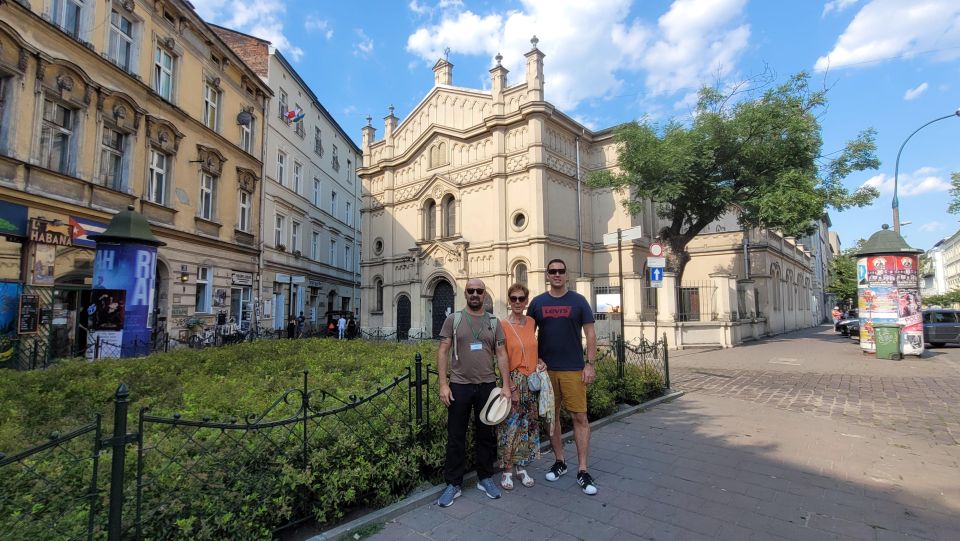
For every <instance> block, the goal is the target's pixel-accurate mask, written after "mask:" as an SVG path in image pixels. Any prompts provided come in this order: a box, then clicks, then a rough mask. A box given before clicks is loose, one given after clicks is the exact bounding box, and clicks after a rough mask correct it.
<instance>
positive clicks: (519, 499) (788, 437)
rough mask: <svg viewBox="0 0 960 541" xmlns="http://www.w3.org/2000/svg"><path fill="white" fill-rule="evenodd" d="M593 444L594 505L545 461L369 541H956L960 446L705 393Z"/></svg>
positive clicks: (401, 521) (412, 515)
mask: <svg viewBox="0 0 960 541" xmlns="http://www.w3.org/2000/svg"><path fill="white" fill-rule="evenodd" d="M592 442H593V450H592V452H591V461H592V464H591V467H590V470H591V472H593V473H594V477H595V478H596V481H597V484H598V486H599V487H600V492H599V494H598V495H596V496H593V497H591V496H586V495H584V494H582V493H581V492H580V490H579V487H577V486H576V480H575V478H574V475H572V474H567V475H566V476H564V477H562V478H561V479H560V481H558V482H556V483H549V482H547V481H545V480H543V473H544V472H545V470H546V468H547V467H549V465H550V464H551V463H552V456H550V455H545V456H544V458H543V459H542V460H541V461H540V462H539V463H537V464H536V465H535V466H534V467H533V468H532V470H534V471H535V475H536V477H537V485H536V486H535V487H533V488H531V489H527V488H524V487H517V488H516V489H514V490H513V491H512V492H509V493H506V494H505V495H504V497H503V498H501V499H499V500H491V499H489V498H487V497H486V496H485V495H483V494H482V493H481V492H480V491H478V490H477V489H476V488H474V487H473V486H468V487H465V488H464V495H463V497H461V498H459V499H458V500H457V501H456V502H455V504H454V505H453V506H452V507H450V508H447V509H441V508H439V507H437V506H436V505H425V506H423V507H420V508H417V509H415V510H413V511H411V512H408V513H406V514H404V515H402V516H400V517H398V518H397V519H395V520H394V521H391V522H389V523H387V524H386V525H385V527H384V529H383V530H382V531H381V532H379V533H378V534H376V535H374V536H372V537H371V538H370V539H376V540H387V539H391V540H392V539H401V540H423V539H436V540H441V539H442V540H447V539H461V540H478V541H479V540H483V541H490V540H491V539H501V538H503V539H517V540H528V539H587V540H593V539H618V540H619V539H738V540H739V539H868V540H874V539H876V540H885V539H931V540H943V541H946V540H953V539H957V533H956V532H957V531H960V518H958V517H960V453H958V452H957V449H956V446H938V445H932V446H931V445H929V442H928V441H926V440H918V439H915V438H912V437H910V436H906V435H900V434H896V433H893V432H890V431H887V430H885V429H880V428H875V427H868V426H862V425H858V424H855V423H851V422H848V421H845V420H842V419H840V420H838V419H831V418H823V417H816V416H811V415H803V414H798V413H797V412H793V411H788V410H780V409H775V408H766V407H757V406H756V405H754V404H753V403H751V402H747V401H743V400H738V399H735V398H728V397H722V396H714V395H703V394H696V393H694V394H691V395H686V396H683V397H681V398H679V399H677V400H675V401H674V402H671V403H668V404H661V405H659V406H657V407H655V408H653V409H651V410H649V411H647V412H643V413H639V414H637V415H633V416H631V417H628V418H626V419H624V420H622V421H619V422H615V423H612V424H610V425H608V426H605V427H603V428H600V429H599V430H597V431H595V433H594V434H593V440H592ZM904 446H906V447H908V448H904ZM567 456H570V457H573V456H576V455H575V451H574V448H573V446H572V444H570V445H568V448H567ZM571 469H572V468H571Z"/></svg>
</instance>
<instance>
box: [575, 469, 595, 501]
mask: <svg viewBox="0 0 960 541" xmlns="http://www.w3.org/2000/svg"><path fill="white" fill-rule="evenodd" d="M577 484H578V485H580V488H582V489H583V493H584V494H589V495H590V496H593V495H594V494H596V493H597V486H596V485H594V484H593V477H592V476H591V475H590V474H589V473H587V472H585V471H582V472H580V473H578V474H577Z"/></svg>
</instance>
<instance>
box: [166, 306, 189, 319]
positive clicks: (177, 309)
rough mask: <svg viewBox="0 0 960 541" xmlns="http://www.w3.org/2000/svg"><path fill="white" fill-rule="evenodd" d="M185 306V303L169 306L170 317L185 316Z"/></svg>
mask: <svg viewBox="0 0 960 541" xmlns="http://www.w3.org/2000/svg"><path fill="white" fill-rule="evenodd" d="M187 308H188V307H187V305H186V304H174V305H173V306H172V307H171V310H170V315H171V317H187Z"/></svg>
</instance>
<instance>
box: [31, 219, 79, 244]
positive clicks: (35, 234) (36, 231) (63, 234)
mask: <svg viewBox="0 0 960 541" xmlns="http://www.w3.org/2000/svg"><path fill="white" fill-rule="evenodd" d="M30 242H37V243H40V244H53V245H55V246H73V226H71V225H70V224H60V225H54V223H53V222H47V221H44V220H38V219H36V218H31V219H30Z"/></svg>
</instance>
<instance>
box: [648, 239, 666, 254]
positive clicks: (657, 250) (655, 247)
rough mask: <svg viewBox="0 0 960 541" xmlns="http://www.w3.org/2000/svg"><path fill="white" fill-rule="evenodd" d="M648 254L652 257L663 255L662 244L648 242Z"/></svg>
mask: <svg viewBox="0 0 960 541" xmlns="http://www.w3.org/2000/svg"><path fill="white" fill-rule="evenodd" d="M650 255H652V256H653V257H660V256H662V255H663V245H662V244H660V243H659V242H657V241H653V242H651V243H650Z"/></svg>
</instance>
